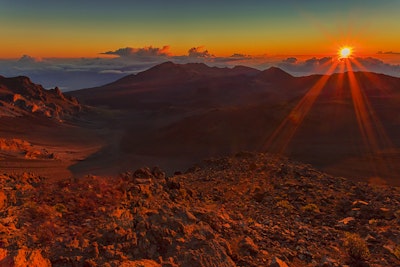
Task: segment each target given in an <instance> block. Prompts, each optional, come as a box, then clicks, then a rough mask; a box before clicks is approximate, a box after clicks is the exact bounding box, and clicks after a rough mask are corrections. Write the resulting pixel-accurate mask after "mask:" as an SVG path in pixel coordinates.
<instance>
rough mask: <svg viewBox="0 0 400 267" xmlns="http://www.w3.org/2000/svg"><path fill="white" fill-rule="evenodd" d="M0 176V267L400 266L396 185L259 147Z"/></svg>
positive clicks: (398, 198)
mask: <svg viewBox="0 0 400 267" xmlns="http://www.w3.org/2000/svg"><path fill="white" fill-rule="evenodd" d="M53 181H54V179H44V178H42V177H38V176H36V175H29V174H24V175H0V188H1V189H0V213H1V214H2V216H1V217H0V233H1V234H0V244H1V247H0V265H1V266H115V267H117V266H137V267H139V266H163V267H167V266H169V267H175V266H184V267H186V266H187V267H191V266H200V267H206V266H226V267H231V266H232V267H233V266H267V267H274V266H299V267H300V266H321V267H322V266H399V264H400V253H399V252H400V245H399V238H400V228H399V225H400V210H399V205H400V192H399V190H398V188H397V189H396V188H390V187H387V186H371V185H368V184H366V183H356V182H352V181H350V180H346V179H344V178H339V177H332V176H329V175H327V174H324V173H321V172H319V171H317V170H315V169H313V168H312V167H310V166H309V165H303V164H299V163H295V162H291V161H288V160H286V159H283V158H278V157H275V156H270V155H266V154H250V153H240V154H237V155H235V156H233V157H227V158H217V159H210V160H207V161H205V162H203V163H201V164H199V165H197V166H195V167H193V168H191V169H190V170H189V171H188V172H186V173H183V174H179V175H174V176H166V175H165V173H163V172H162V171H161V170H160V169H159V168H153V169H148V168H141V169H139V170H136V171H134V172H125V173H124V174H121V175H120V176H114V177H99V176H87V177H84V178H81V179H63V180H58V181H57V182H53Z"/></svg>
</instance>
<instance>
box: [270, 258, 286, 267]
mask: <svg viewBox="0 0 400 267" xmlns="http://www.w3.org/2000/svg"><path fill="white" fill-rule="evenodd" d="M269 267H289V266H288V265H287V264H286V262H284V261H283V260H281V259H279V258H278V257H273V258H272V261H271V263H270V265H269Z"/></svg>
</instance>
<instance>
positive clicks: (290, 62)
mask: <svg viewBox="0 0 400 267" xmlns="http://www.w3.org/2000/svg"><path fill="white" fill-rule="evenodd" d="M282 62H283V63H288V64H295V63H296V62H297V58H295V57H288V58H287V59H284V60H282Z"/></svg>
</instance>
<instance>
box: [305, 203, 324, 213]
mask: <svg viewBox="0 0 400 267" xmlns="http://www.w3.org/2000/svg"><path fill="white" fill-rule="evenodd" d="M301 210H302V211H303V212H315V213H319V212H320V210H319V208H318V206H317V205H315V204H307V205H305V206H303V207H301Z"/></svg>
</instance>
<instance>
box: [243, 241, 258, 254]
mask: <svg viewBox="0 0 400 267" xmlns="http://www.w3.org/2000/svg"><path fill="white" fill-rule="evenodd" d="M239 247H240V249H241V254H243V255H246V256H255V255H257V254H258V247H257V245H256V244H254V241H253V240H252V239H251V238H250V237H245V238H243V239H242V240H241V241H240V242H239Z"/></svg>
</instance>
